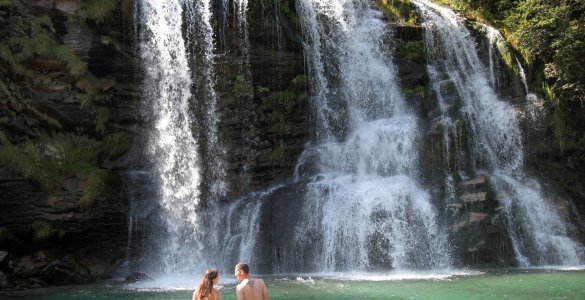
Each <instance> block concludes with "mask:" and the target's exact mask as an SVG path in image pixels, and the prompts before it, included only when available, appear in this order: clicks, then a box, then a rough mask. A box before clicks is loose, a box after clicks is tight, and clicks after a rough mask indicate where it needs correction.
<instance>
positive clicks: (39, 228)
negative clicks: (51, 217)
mask: <svg viewBox="0 0 585 300" xmlns="http://www.w3.org/2000/svg"><path fill="white" fill-rule="evenodd" d="M31 228H32V230H33V232H34V234H33V239H34V240H35V241H46V240H48V239H50V238H51V237H53V236H54V235H55V233H57V230H55V229H54V228H53V225H51V224H50V223H49V222H47V221H45V220H36V221H34V223H32V225H31Z"/></svg>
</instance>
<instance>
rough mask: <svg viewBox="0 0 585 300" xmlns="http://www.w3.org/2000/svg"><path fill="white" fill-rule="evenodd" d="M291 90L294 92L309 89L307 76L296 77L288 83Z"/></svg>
mask: <svg viewBox="0 0 585 300" xmlns="http://www.w3.org/2000/svg"><path fill="white" fill-rule="evenodd" d="M290 87H291V89H293V90H295V91H303V90H306V89H307V88H308V87H309V77H307V75H297V76H295V78H293V80H292V81H291V82H290Z"/></svg>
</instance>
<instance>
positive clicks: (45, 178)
mask: <svg viewBox="0 0 585 300" xmlns="http://www.w3.org/2000/svg"><path fill="white" fill-rule="evenodd" d="M101 151H102V144H101V143H100V142H99V141H96V140H93V139H90V138H88V137H86V136H80V135H74V134H64V133H57V134H53V135H51V136H49V135H43V136H41V138H40V139H39V141H38V142H36V143H33V142H26V143H24V144H21V145H16V146H15V145H10V144H6V145H0V165H1V166H3V167H5V168H7V169H8V170H10V171H12V172H15V173H18V174H21V175H22V176H23V177H25V178H27V179H30V180H32V181H35V182H37V183H39V184H40V185H41V186H43V187H44V188H45V189H46V190H48V191H50V192H51V191H55V190H56V189H57V188H59V187H61V186H62V185H63V182H64V181H65V180H66V179H67V178H70V177H77V178H80V179H81V180H82V182H83V193H82V195H81V198H80V199H79V204H80V206H82V207H89V206H90V205H91V204H92V203H94V201H95V200H96V199H97V197H98V196H99V194H100V193H102V192H104V190H105V188H106V186H107V183H108V179H109V173H108V172H107V171H106V170H103V169H100V168H99V167H97V166H96V164H97V160H98V158H99V155H100V153H101ZM110 151H113V150H110ZM118 151H119V150H118Z"/></svg>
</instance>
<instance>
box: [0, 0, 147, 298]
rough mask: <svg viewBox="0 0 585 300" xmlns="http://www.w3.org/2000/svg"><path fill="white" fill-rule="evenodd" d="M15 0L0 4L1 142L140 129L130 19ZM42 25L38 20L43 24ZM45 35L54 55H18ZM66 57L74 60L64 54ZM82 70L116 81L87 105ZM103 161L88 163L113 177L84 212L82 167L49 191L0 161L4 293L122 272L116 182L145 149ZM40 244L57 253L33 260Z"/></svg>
mask: <svg viewBox="0 0 585 300" xmlns="http://www.w3.org/2000/svg"><path fill="white" fill-rule="evenodd" d="M12 4H13V5H12V7H3V8H0V17H1V20H0V21H6V24H9V26H3V25H2V26H0V27H1V28H0V45H2V47H8V48H3V50H6V49H8V51H9V52H8V53H9V54H10V53H11V54H12V55H13V58H12V59H13V60H12V61H10V60H7V58H6V56H4V57H3V58H2V59H1V60H0V66H1V67H0V147H3V146H5V145H6V144H8V143H10V144H12V145H16V146H18V145H20V144H21V143H24V142H27V141H31V143H37V142H38V141H39V138H41V137H42V136H45V137H46V136H49V137H50V136H51V135H53V134H55V133H56V132H58V133H60V134H64V135H66V136H81V137H84V138H88V139H92V140H95V141H97V142H98V143H102V142H103V141H104V140H105V138H106V137H107V136H109V135H111V134H114V133H124V134H125V135H126V136H128V137H129V139H130V140H132V137H133V136H136V135H138V134H139V132H140V130H139V128H140V122H141V121H140V120H139V118H140V116H139V113H137V112H138V101H137V100H138V99H137V97H136V95H137V93H136V89H137V84H136V80H135V78H134V74H135V72H134V71H133V70H134V65H135V63H134V57H133V54H132V52H131V51H130V50H131V49H132V45H131V44H129V43H126V42H128V41H132V39H130V38H125V37H129V36H130V35H131V34H132V33H131V32H130V31H128V28H129V27H130V26H127V27H124V26H122V25H123V24H124V22H126V21H124V20H122V19H124V18H126V16H123V15H122V14H119V15H117V14H116V15H114V16H113V17H112V20H111V22H108V25H107V26H106V25H104V24H96V23H95V22H93V21H91V20H87V21H82V20H81V19H80V16H79V10H80V1H65V0H61V1H59V0H57V1H48V0H42V1H31V0H14V1H12ZM117 17H119V18H120V20H118V19H117ZM35 24H41V25H40V29H38V28H37V29H35V26H36V25H35ZM39 32H42V34H45V35H47V34H48V36H49V38H50V43H49V46H47V47H48V48H46V49H49V50H48V54H47V53H45V54H43V53H40V51H41V50H34V51H36V52H35V53H36V54H35V55H32V56H30V58H27V59H25V60H14V59H15V58H14V57H16V55H17V54H19V53H21V52H20V51H22V49H24V48H23V47H24V46H23V44H24V42H21V41H23V40H24V41H25V42H28V40H30V41H33V42H34V39H35V38H38V34H39ZM51 47H53V48H51ZM46 49H45V50H46ZM50 51H55V53H57V54H58V55H57V54H55V53H53V54H51V52H50ZM59 53H60V54H59ZM63 53H65V54H66V57H67V59H65V58H63V57H62V56H59V55H61V54H63ZM4 54H6V52H4ZM9 58H10V57H9ZM73 64H74V66H73ZM73 69H75V70H77V71H75V72H74V71H72V70H73ZM84 70H87V72H86V73H82V72H83V71H84ZM80 72H81V73H80ZM80 74H81V75H80ZM84 76H88V77H87V78H90V79H92V80H94V81H99V80H107V81H108V82H112V83H113V84H108V85H104V86H102V87H101V88H100V91H99V92H97V93H95V94H92V95H91V96H92V97H93V98H92V100H91V101H88V102H86V101H85V100H84V99H85V98H84V96H88V95H90V93H93V92H91V91H90V92H88V91H89V89H90V88H91V87H90V86H89V84H91V82H89V81H85V82H84V81H81V79H83V78H85V77H84ZM90 76H93V77H90ZM93 83H95V82H93ZM84 84H86V86H84ZM130 143H132V142H130ZM96 151H103V150H96ZM98 157H99V160H97V161H91V162H90V163H91V164H92V165H91V167H92V168H94V169H95V170H101V171H104V172H107V173H108V174H109V175H108V176H109V177H111V179H112V180H111V182H110V181H108V182H106V183H105V184H106V186H105V187H104V190H103V191H100V193H99V194H98V196H97V198H96V201H95V204H94V205H92V206H91V207H85V208H84V207H82V205H81V204H80V199H81V197H82V195H83V192H84V190H85V189H86V187H87V184H88V181H87V179H86V178H83V176H84V175H83V172H80V173H77V174H73V175H70V176H68V177H67V178H66V179H65V180H64V181H63V182H60V184H59V185H60V186H58V187H56V188H54V189H47V188H46V187H45V186H43V185H41V184H39V183H37V182H36V181H35V180H30V179H28V178H23V176H22V174H20V173H19V172H15V171H14V170H9V169H8V168H5V167H0V250H7V252H8V253H10V255H8V256H7V257H9V258H3V260H2V262H1V263H0V270H1V272H2V276H3V277H2V276H0V277H2V278H4V279H5V280H4V279H2V278H0V282H1V284H0V286H1V288H2V289H8V288H11V289H14V288H26V287H37V286H43V285H53V284H72V283H82V282H88V281H91V280H95V279H97V278H100V277H103V276H106V275H107V274H110V273H111V272H113V271H114V270H115V269H116V268H117V264H118V260H119V258H120V257H123V255H124V253H123V250H122V249H124V246H125V245H126V236H127V233H126V228H127V226H126V213H125V210H126V207H125V201H124V196H123V195H124V193H123V191H122V186H120V185H119V184H117V183H116V178H119V176H118V171H119V170H121V169H122V165H124V166H130V165H139V164H142V161H141V159H140V156H138V155H136V156H126V157H124V158H120V159H118V158H115V159H110V158H107V157H105V156H103V155H98ZM85 167H87V166H85ZM108 180H110V179H108ZM106 190H107V192H106ZM39 250H43V251H46V253H48V254H47V257H50V258H45V259H40V258H35V257H37V256H36V254H35V253H38V251H39ZM8 260H9V261H10V265H9V264H8V263H6V261H8Z"/></svg>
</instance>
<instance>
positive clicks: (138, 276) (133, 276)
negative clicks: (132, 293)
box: [124, 272, 150, 284]
mask: <svg viewBox="0 0 585 300" xmlns="http://www.w3.org/2000/svg"><path fill="white" fill-rule="evenodd" d="M149 279H150V277H148V275H146V274H144V273H141V272H132V273H130V274H129V275H128V276H126V279H124V284H129V283H136V282H139V281H145V280H149Z"/></svg>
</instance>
